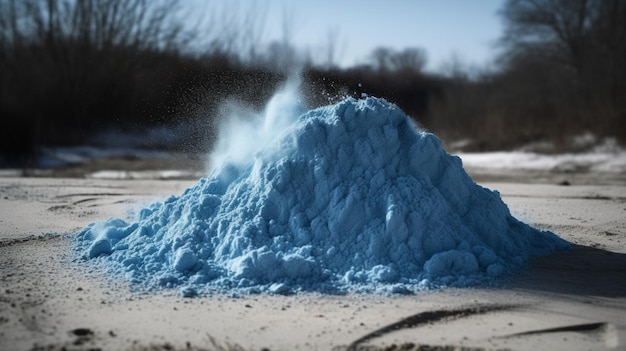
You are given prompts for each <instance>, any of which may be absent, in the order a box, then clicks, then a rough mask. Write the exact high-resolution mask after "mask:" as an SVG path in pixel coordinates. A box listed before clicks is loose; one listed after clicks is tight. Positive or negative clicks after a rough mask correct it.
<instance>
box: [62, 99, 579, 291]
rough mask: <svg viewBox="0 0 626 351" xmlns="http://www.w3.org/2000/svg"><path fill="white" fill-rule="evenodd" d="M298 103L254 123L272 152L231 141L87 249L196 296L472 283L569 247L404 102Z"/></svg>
mask: <svg viewBox="0 0 626 351" xmlns="http://www.w3.org/2000/svg"><path fill="white" fill-rule="evenodd" d="M281 99H282V100H283V101H282V102H281ZM294 99H296V98H295V97H294V96H291V95H290V94H283V95H278V102H276V101H274V103H275V106H272V104H270V106H269V107H268V109H267V110H266V112H265V113H266V116H265V120H264V121H263V123H261V124H260V125H258V126H257V128H248V130H247V132H249V133H252V134H250V135H249V139H251V140H253V141H254V142H258V144H257V146H259V147H258V148H250V147H248V146H249V145H250V144H246V145H247V146H246V145H241V148H240V149H239V150H240V151H241V150H243V152H235V151H232V150H238V148H237V145H234V146H233V145H231V146H230V147H229V148H225V149H223V150H222V151H221V152H219V154H220V156H219V157H214V161H215V162H214V168H213V170H212V171H211V173H210V174H209V175H208V176H207V177H206V178H202V179H200V180H199V181H198V182H197V184H195V185H194V186H192V187H190V188H188V189H186V190H185V191H184V192H183V193H182V194H181V195H178V196H171V197H169V198H168V199H166V200H165V201H162V202H154V203H152V204H150V205H149V206H146V207H145V208H142V209H140V210H139V211H137V214H136V218H134V219H132V220H122V219H119V218H113V219H109V220H107V221H104V222H98V223H93V224H90V225H89V226H87V227H86V228H84V229H83V230H82V231H80V232H79V233H78V234H77V235H76V236H75V240H74V243H75V249H76V250H77V252H78V253H79V255H80V256H81V257H83V258H85V259H93V260H95V261H97V262H99V263H100V264H101V265H102V267H103V268H104V269H105V271H107V272H108V273H111V274H114V275H118V276H125V277H126V278H128V279H129V280H130V281H131V282H134V283H136V284H137V285H138V286H141V287H143V288H145V289H148V290H153V289H161V288H177V289H179V291H180V293H181V294H183V295H184V296H194V295H196V294H199V293H208V292H214V291H221V292H226V291H242V292H246V291H248V292H271V293H281V294H283V293H293V292H298V291H318V292H351V291H354V292H407V291H416V290H420V289H424V288H428V287H441V286H469V285H475V284H480V283H485V282H489V281H491V280H493V278H496V277H501V276H503V275H508V274H510V273H512V272H514V271H515V270H517V269H519V268H520V267H521V266H522V265H523V264H524V263H525V262H526V261H527V260H528V259H529V257H531V256H536V255H546V254H549V253H551V252H554V251H558V250H564V249H567V248H568V247H569V244H568V243H567V242H565V241H564V240H562V239H561V238H559V237H558V236H556V235H555V234H553V233H551V232H547V231H541V230H537V229H534V228H532V227H530V226H528V225H527V224H524V223H522V222H520V221H519V220H517V219H515V218H514V217H513V216H512V215H511V213H510V211H509V209H508V208H507V206H506V205H505V204H504V202H503V201H502V200H501V198H500V196H499V194H498V192H496V191H492V190H489V189H486V188H483V187H481V186H479V185H477V184H476V183H475V182H474V181H473V180H472V179H471V178H470V177H469V176H468V175H467V174H466V172H465V171H464V169H463V167H462V164H461V160H460V159H459V158H458V157H456V156H453V155H450V154H448V153H447V152H446V151H445V150H444V148H443V147H442V144H441V142H440V140H439V139H438V138H437V137H436V136H435V135H433V134H431V133H428V132H425V131H423V130H420V129H419V128H417V127H416V126H415V125H414V124H413V123H412V121H411V119H410V118H409V117H407V115H405V114H404V113H403V112H402V111H401V110H400V109H399V108H398V107H397V106H395V105H393V104H391V103H389V102H386V101H385V100H382V99H377V98H373V97H367V98H365V99H360V100H356V99H352V98H348V99H346V100H344V101H342V102H340V103H337V104H334V105H330V106H326V107H322V108H318V109H314V110H311V111H308V112H304V113H301V112H302V109H301V107H300V105H298V104H294ZM281 106H282V107H281ZM284 106H287V107H284ZM290 113H291V115H290ZM268 114H269V115H271V116H269V118H268V116H267V115H268ZM268 121H269V122H268ZM243 129H245V128H243ZM232 140H236V141H237V142H238V143H245V138H233V139H232ZM227 149H228V150H230V151H226V150H227ZM229 152H231V153H233V155H229ZM225 155H226V156H225Z"/></svg>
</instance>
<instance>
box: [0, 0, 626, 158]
mask: <svg viewBox="0 0 626 351" xmlns="http://www.w3.org/2000/svg"><path fill="white" fill-rule="evenodd" d="M183 4H184V3H179V2H177V1H173V0H151V1H150V0H80V1H73V0H45V1H44V0H0V115H1V116H2V120H1V123H0V155H2V157H3V158H4V159H5V163H6V162H7V160H8V162H10V163H13V164H22V165H27V164H28V162H29V161H30V160H31V159H32V157H33V155H35V154H36V153H37V151H38V150H39V148H40V147H42V146H48V145H75V144H83V143H89V139H90V138H91V136H92V135H94V133H96V132H97V131H99V130H102V129H104V128H110V127H115V128H116V129H118V130H121V131H123V130H125V129H128V130H131V129H137V128H140V127H149V126H176V125H180V124H181V123H188V124H189V125H190V126H191V127H190V128H188V130H189V131H190V132H189V133H190V135H189V136H188V142H187V143H185V144H184V145H173V146H172V147H187V148H191V149H194V148H195V149H202V148H203V147H204V146H206V141H207V138H208V139H210V138H211V132H212V128H214V127H215V126H214V120H213V119H212V118H213V117H214V116H216V109H217V108H218V106H219V103H220V102H222V101H224V100H225V99H236V100H239V101H241V102H243V103H245V104H248V105H250V106H252V107H257V108H259V107H261V106H262V105H263V103H264V102H265V101H266V100H267V99H268V98H269V97H270V96H271V94H272V93H273V92H274V90H275V88H276V87H277V86H278V85H279V84H280V83H281V82H282V81H284V80H285V79H286V75H287V72H288V70H286V69H285V68H287V67H289V66H292V65H294V64H296V63H297V64H298V65H300V66H302V67H304V70H303V75H304V82H305V90H307V98H308V99H309V100H310V101H309V103H310V104H311V105H313V106H316V105H322V104H326V103H329V102H334V101H335V100H337V99H339V98H342V97H344V96H346V95H350V96H356V97H359V96H361V94H362V93H365V94H369V95H373V96H379V97H384V98H387V99H388V100H390V101H393V102H395V103H396V104H398V105H399V106H400V107H401V108H402V109H403V110H404V111H405V112H407V113H408V114H409V115H411V116H413V117H415V118H416V119H417V121H418V122H419V123H421V124H422V125H423V126H425V127H426V128H429V129H431V130H433V131H435V132H436V133H438V134H440V135H441V136H442V137H443V138H444V139H445V140H448V141H452V140H459V139H468V140H471V141H472V143H470V144H469V145H470V146H471V147H472V148H473V149H480V150H487V149H495V148H510V147H514V146H517V145H520V144H522V143H526V142H531V141H537V140H561V141H564V140H565V139H567V138H568V137H570V136H574V135H577V134H580V133H582V132H583V131H586V130H589V131H592V132H594V133H596V134H597V135H598V136H606V135H614V136H618V137H620V138H621V140H624V139H625V137H626V136H625V135H624V133H625V130H626V125H625V122H624V120H625V119H626V117H625V116H626V114H625V109H624V101H626V96H625V95H624V82H626V77H624V71H625V69H626V62H624V58H625V57H626V55H625V53H624V45H625V44H624V43H626V39H625V37H624V33H625V30H624V27H625V26H626V21H625V20H624V19H625V15H626V11H625V7H626V3H624V2H621V1H619V0H595V1H593V0H586V1H585V0H571V1H558V0H535V1H530V0H510V1H508V2H506V3H505V6H504V7H503V10H502V15H503V17H504V18H505V20H506V23H507V26H506V28H507V31H506V33H505V35H504V37H503V46H502V47H503V54H502V56H501V58H500V63H499V69H495V70H492V71H491V72H490V73H485V74H480V73H477V72H475V71H468V70H457V71H455V70H453V71H452V72H451V74H448V75H434V74H425V73H424V72H423V67H424V64H425V62H426V55H425V53H424V52H423V51H421V50H419V49H406V50H401V51H394V50H390V49H384V48H379V49H376V50H374V51H373V52H372V55H371V57H370V61H369V64H367V65H363V66H360V67H353V68H349V69H339V68H337V67H336V66H335V65H334V64H333V57H334V52H335V51H336V48H335V47H334V46H333V45H332V44H333V43H329V47H328V48H327V53H326V55H323V56H326V57H327V58H328V59H327V60H326V61H325V62H323V63H317V64H316V63H314V62H312V60H311V59H310V58H309V57H307V55H304V54H302V53H299V52H297V51H296V50H295V49H294V47H293V45H292V43H290V42H289V41H288V40H286V39H285V40H283V41H278V42H274V43H272V44H271V45H269V46H268V47H267V48H259V47H257V46H255V41H254V40H252V39H254V38H256V36H255V35H258V33H259V32H261V29H260V28H256V27H255V26H258V25H259V24H258V23H259V22H255V21H252V18H257V17H258V16H255V14H256V13H255V14H252V13H250V14H248V15H246V16H244V18H243V20H240V21H239V22H237V21H232V20H231V21H229V23H230V25H228V24H216V25H212V26H208V27H204V28H209V29H205V31H204V32H200V31H199V30H198V29H197V28H193V27H192V26H189V25H188V24H187V23H188V19H187V18H186V17H185V12H184V10H185V9H184V7H183V6H182V5H183ZM257 12H258V11H257ZM220 16H221V14H217V15H216V16H214V17H212V20H215V18H217V17H220ZM222 17H223V16H222ZM233 23H234V24H233ZM233 26H234V27H233ZM207 30H211V31H212V32H211V33H207V32H206V31H207ZM207 37H210V40H203V39H206V38H207ZM251 38H252V39H251ZM199 124H201V125H202V128H200V127H197V128H194V127H193V126H197V125H199ZM206 134H208V136H207V135H206ZM209 141H210V140H209Z"/></svg>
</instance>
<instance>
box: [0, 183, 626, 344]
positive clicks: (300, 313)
mask: <svg viewBox="0 0 626 351" xmlns="http://www.w3.org/2000/svg"><path fill="white" fill-rule="evenodd" d="M482 179H483V180H484V181H486V182H483V183H481V184H482V185H484V186H486V187H489V188H492V189H497V190H499V191H500V192H501V195H502V197H503V199H504V201H505V202H506V203H507V204H508V205H509V207H510V208H511V210H512V212H513V213H514V215H515V216H517V217H518V218H520V219H522V220H524V221H526V222H528V223H530V224H532V225H534V226H537V227H540V228H544V229H549V230H552V231H554V232H555V233H557V234H559V235H561V236H562V237H564V238H565V239H567V240H569V241H571V242H573V243H574V244H575V245H574V248H573V250H572V251H569V252H565V253H560V254H555V255H552V256H549V257H544V258H540V259H535V260H533V261H531V262H530V263H529V265H528V267H527V269H525V270H524V271H522V272H520V273H519V274H518V275H517V276H515V277H514V278H513V279H511V280H510V281H507V282H502V285H501V286H498V287H490V288H470V289H446V290H441V291H432V292H427V293H419V294H415V295H409V296H381V295H343V296H328V295H320V294H302V295H295V296H266V295H247V296H211V297H202V298H191V299H188V298H181V297H179V296H177V295H176V294H175V292H164V293H159V294H141V293H133V292H131V291H130V290H129V287H128V286H127V285H126V284H125V283H124V282H123V281H110V280H106V279H104V278H103V277H102V276H101V275H100V273H99V272H98V271H97V270H96V269H93V268H92V267H90V266H89V265H88V264H85V263H80V264H79V263H75V262H73V261H72V258H73V257H72V252H71V245H70V244H71V243H70V235H71V233H73V232H75V231H77V230H78V229H80V228H82V227H84V226H85V225H87V224H88V223H90V222H93V221H98V220H103V219H106V218H108V217H110V216H118V217H119V216H124V215H125V213H127V211H129V210H132V208H136V207H137V206H139V205H141V204H142V203H145V202H147V201H149V200H152V199H155V198H157V197H159V196H166V195H169V194H179V193H180V192H181V191H182V190H183V189H184V188H185V187H187V186H189V185H191V184H193V183H195V181H190V180H169V181H164V180H161V181H159V180H102V179H100V180H97V179H92V180H86V179H70V178H23V177H15V178H10V177H4V178H0V228H1V229H0V350H174V349H176V350H205V349H206V350H213V349H217V350H229V349H230V350H238V349H244V350H263V349H268V350H344V349H353V350H379V349H389V350H391V349H394V346H395V349H411V350H412V349H420V350H426V349H430V350H433V349H435V350H436V349H441V350H444V349H450V350H452V349H455V347H456V349H464V350H482V349H512V350H604V349H612V350H626V185H625V184H624V183H621V184H620V182H616V181H610V182H605V184H608V185H601V186H598V185H571V186H559V185H556V183H557V182H553V184H555V185H546V184H528V183H527V182H524V183H520V182H514V180H511V179H508V178H507V179H506V180H507V182H492V181H493V180H494V179H493V178H488V177H483V178H482ZM586 183H591V182H586ZM68 233H69V234H68ZM420 345H421V346H420ZM425 345H428V346H433V348H427V347H426V346H425Z"/></svg>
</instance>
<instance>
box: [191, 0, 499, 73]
mask: <svg viewBox="0 0 626 351" xmlns="http://www.w3.org/2000/svg"><path fill="white" fill-rule="evenodd" d="M193 1H195V2H196V3H197V5H196V6H198V8H202V7H203V6H204V7H206V6H208V5H207V4H209V2H207V1H202V0H193ZM220 1H223V3H221V5H223V4H228V5H227V6H231V5H232V4H236V6H238V7H240V8H243V9H240V10H243V11H245V7H255V8H256V10H257V11H258V12H259V15H260V16H265V21H264V23H265V28H264V33H263V38H264V40H265V41H266V42H270V41H272V40H282V38H283V37H284V35H285V30H284V29H283V28H285V24H287V28H288V29H289V30H288V32H289V33H288V35H289V39H290V40H291V42H292V43H294V45H295V46H296V47H297V48H299V49H301V50H307V49H308V50H309V52H310V53H311V55H312V56H313V58H314V59H316V56H317V57H319V56H323V57H325V55H323V54H322V52H327V48H328V47H329V44H328V43H329V42H330V41H329V39H328V38H329V37H330V36H334V37H335V51H336V52H337V54H336V55H335V57H336V59H335V63H337V64H339V66H341V67H348V66H354V65H358V64H363V63H366V62H367V59H368V56H369V55H370V53H371V52H372V50H373V49H375V48H377V47H388V48H391V49H395V50H402V49H405V48H422V49H425V50H426V53H427V58H428V63H427V66H426V69H427V70H430V71H437V70H439V69H441V67H442V64H444V63H446V62H450V61H451V60H452V58H453V57H456V58H457V59H459V60H461V62H463V63H465V64H467V65H475V66H485V65H489V64H490V62H491V61H492V60H493V58H494V55H495V53H496V51H495V50H494V44H495V42H496V41H497V39H498V37H499V36H500V35H501V33H502V23H501V20H500V17H499V16H498V15H497V11H498V10H499V9H500V7H501V6H502V5H503V3H504V0H387V1H381V0H317V1H312V0H309V1H299V0H241V1H237V0H235V1H233V0H229V1H226V0H218V1H217V3H218V4H219V3H220ZM212 4H213V5H215V4H216V2H212ZM285 18H287V20H286V21H285Z"/></svg>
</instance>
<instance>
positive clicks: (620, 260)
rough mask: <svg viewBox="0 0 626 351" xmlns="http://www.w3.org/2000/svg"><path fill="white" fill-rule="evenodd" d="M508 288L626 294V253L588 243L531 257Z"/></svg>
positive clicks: (612, 295)
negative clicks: (592, 245)
mask: <svg viewBox="0 0 626 351" xmlns="http://www.w3.org/2000/svg"><path fill="white" fill-rule="evenodd" d="M507 288H514V289H522V290H533V291H542V292H546V293H555V294H564V295H576V296H598V297H608V298H620V297H626V254H622V253H615V252H610V251H606V250H601V249H597V248H593V247H588V246H581V245H573V246H572V250H570V251H567V252H560V253H556V254H552V255H549V256H545V257H538V258H533V259H531V260H530V262H529V265H528V268H527V269H526V270H524V271H523V272H519V273H518V274H517V275H516V277H515V279H514V280H513V281H511V282H510V283H509V284H507Z"/></svg>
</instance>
